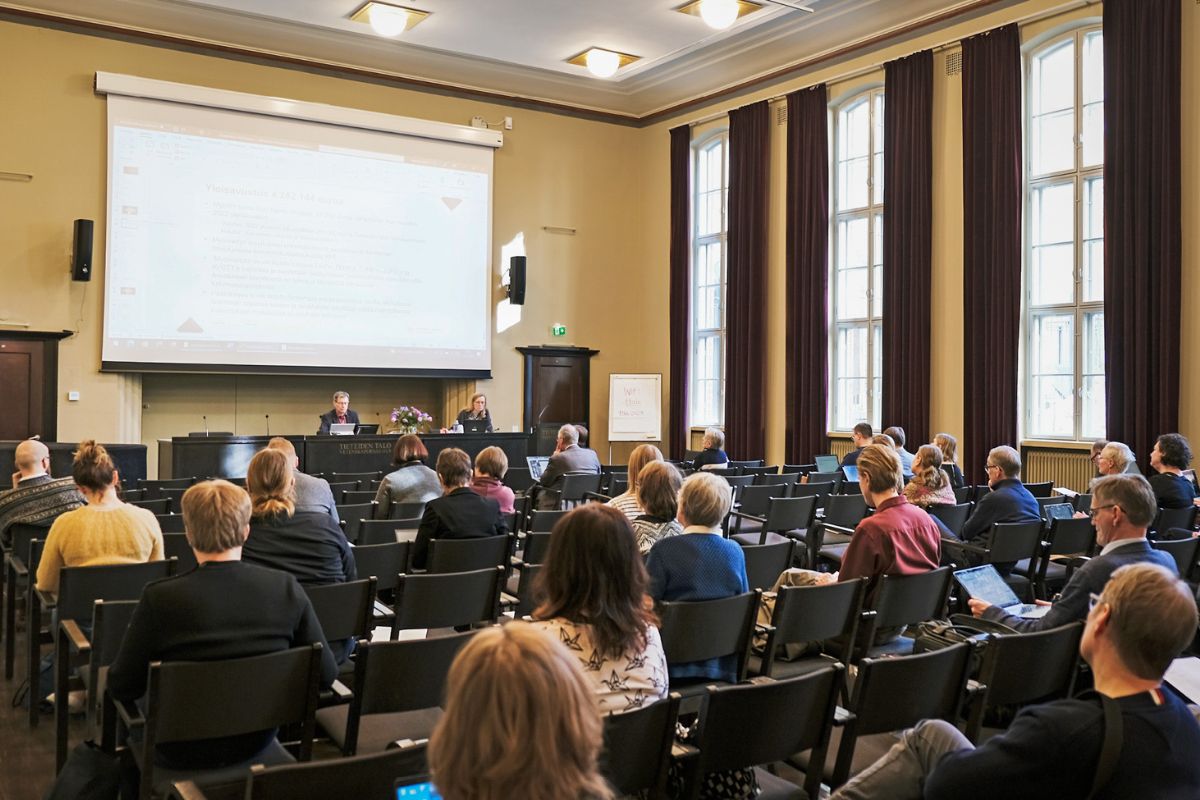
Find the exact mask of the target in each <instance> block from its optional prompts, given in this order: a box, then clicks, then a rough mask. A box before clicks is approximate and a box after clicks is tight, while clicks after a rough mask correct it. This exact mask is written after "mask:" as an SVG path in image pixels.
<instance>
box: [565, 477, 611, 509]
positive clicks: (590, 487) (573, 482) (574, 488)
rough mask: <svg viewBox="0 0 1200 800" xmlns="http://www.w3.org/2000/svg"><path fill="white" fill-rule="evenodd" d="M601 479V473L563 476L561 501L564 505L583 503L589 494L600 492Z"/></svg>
mask: <svg viewBox="0 0 1200 800" xmlns="http://www.w3.org/2000/svg"><path fill="white" fill-rule="evenodd" d="M600 477H601V475H600V473H599V472H568V473H567V474H566V475H564V476H563V483H562V490H561V492H560V494H559V499H560V500H561V501H562V502H564V503H574V502H579V501H582V500H583V496H584V495H585V494H587V493H588V492H599V491H600Z"/></svg>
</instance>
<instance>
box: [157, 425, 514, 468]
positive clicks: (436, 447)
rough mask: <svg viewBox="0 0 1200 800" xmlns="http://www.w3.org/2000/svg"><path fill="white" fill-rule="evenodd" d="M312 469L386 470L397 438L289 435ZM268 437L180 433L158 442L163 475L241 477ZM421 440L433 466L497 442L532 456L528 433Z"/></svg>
mask: <svg viewBox="0 0 1200 800" xmlns="http://www.w3.org/2000/svg"><path fill="white" fill-rule="evenodd" d="M285 438H287V439H288V440H289V441H291V443H292V444H293V445H295V447H296V454H297V455H298V456H299V457H300V469H302V470H303V471H305V472H308V473H325V474H328V473H331V472H377V471H387V470H388V469H390V467H391V463H392V448H393V447H394V446H395V444H396V436H394V435H392V436H287V437H285ZM267 441H268V439H267V437H266V436H224V437H217V436H212V437H202V436H176V437H175V438H173V439H159V440H158V477H160V478H187V477H197V478H206V477H213V476H221V477H226V478H240V477H243V476H245V474H246V467H247V466H248V465H249V464H250V459H251V458H252V457H253V456H254V454H255V453H256V452H258V451H259V450H261V449H262V448H264V447H266V445H267ZM421 441H422V442H424V443H425V447H426V449H428V450H429V466H430V467H432V466H433V465H434V464H436V463H437V455H438V453H440V452H441V451H442V450H445V449H446V448H448V447H458V448H461V449H462V450H465V451H466V452H467V454H468V455H470V456H471V457H472V458H474V457H475V456H477V455H478V454H479V451H480V450H483V449H484V448H485V447H489V446H491V445H495V446H497V447H499V448H500V449H501V450H503V451H504V454H505V455H506V456H508V463H509V464H510V465H512V466H524V465H525V457H526V456H527V455H528V454H529V434H527V433H430V434H422V435H421Z"/></svg>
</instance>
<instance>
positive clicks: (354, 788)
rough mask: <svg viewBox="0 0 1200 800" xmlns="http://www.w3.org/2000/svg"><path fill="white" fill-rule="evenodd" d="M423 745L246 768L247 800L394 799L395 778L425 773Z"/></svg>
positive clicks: (427, 769) (426, 764)
mask: <svg viewBox="0 0 1200 800" xmlns="http://www.w3.org/2000/svg"><path fill="white" fill-rule="evenodd" d="M425 748H426V746H425V744H424V743H422V744H419V745H418V744H414V745H413V746H411V747H405V748H394V749H391V750H384V751H383V752H382V753H371V754H370V755H365V756H353V757H349V758H330V759H323V760H321V761H312V762H309V763H307V764H281V765H279V766H274V767H264V766H263V765H262V764H255V765H254V766H252V767H250V778H249V783H247V785H246V797H247V799H248V800H276V798H280V797H362V798H370V797H379V798H383V797H394V796H395V790H394V789H393V788H392V787H393V786H394V785H395V783H396V779H397V778H407V777H410V776H414V775H423V774H426V773H427V772H428V771H429V765H428V763H427V762H426V755H425Z"/></svg>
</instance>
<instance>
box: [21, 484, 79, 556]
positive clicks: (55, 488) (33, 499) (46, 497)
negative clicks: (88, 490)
mask: <svg viewBox="0 0 1200 800" xmlns="http://www.w3.org/2000/svg"><path fill="white" fill-rule="evenodd" d="M81 505H83V495H81V494H80V493H79V490H78V489H76V488H75V480H74V479H73V478H51V477H50V476H49V475H38V476H37V477H34V478H26V479H25V480H23V481H21V482H20V483H18V484H17V488H15V489H12V490H10V491H7V492H0V539H2V540H3V542H4V546H5V547H7V546H8V545H9V544H11V537H10V534H9V531H8V529H9V527H10V526H12V525H14V524H16V523H18V522H23V523H27V524H32V525H37V524H47V525H48V524H49V523H50V521H51V520H53V519H54V518H55V517H57V516H58V515H59V514H62V513H64V512H66V511H70V510H71V509H73V508H79V507H80V506H81Z"/></svg>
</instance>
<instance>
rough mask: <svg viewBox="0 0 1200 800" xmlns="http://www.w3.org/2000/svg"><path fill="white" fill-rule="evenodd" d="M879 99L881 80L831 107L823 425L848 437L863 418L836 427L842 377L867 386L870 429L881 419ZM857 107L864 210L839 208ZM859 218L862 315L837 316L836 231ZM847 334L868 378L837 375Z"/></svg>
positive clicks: (881, 129) (881, 131) (882, 210)
mask: <svg viewBox="0 0 1200 800" xmlns="http://www.w3.org/2000/svg"><path fill="white" fill-rule="evenodd" d="M877 100H880V101H882V102H883V103H886V95H885V92H884V84H883V82H881V81H880V82H875V83H871V84H867V85H865V86H858V87H856V88H855V89H854V90H852V91H851V92H849V93H847V94H845V95H843V96H841V97H839V98H837V99H835V100H834V101H833V102H832V103H830V104H829V113H830V117H831V124H830V129H831V132H832V136H831V137H830V152H829V157H830V164H831V169H830V183H831V186H830V191H829V198H830V209H829V290H828V292H827V298H826V310H827V315H828V320H829V352H828V358H829V367H828V377H829V397H828V407H827V409H826V422H827V430H828V431H829V432H830V433H831V434H840V433H847V432H849V431H852V430H853V428H854V425H856V424H857V423H859V422H862V421H864V420H863V419H854V420H847V421H846V423H847V424H845V425H842V426H839V425H838V419H837V409H838V406H839V405H840V404H841V397H842V392H841V388H840V380H842V379H843V378H845V379H846V380H863V381H865V382H866V409H867V415H866V417H865V421H867V422H870V423H871V425H872V427H874V428H879V427H880V424H881V421H882V420H881V413H880V412H881V410H882V391H883V386H882V383H883V376H882V374H881V373H882V352H881V349H882V333H883V271H884V269H885V268H886V265H885V264H884V263H883V256H882V252H880V253H876V250H877V249H878V250H880V251H881V250H882V247H883V225H884V213H885V208H884V204H883V192H882V183H881V181H882V179H883V175H882V172H883V136H884V135H885V131H884V123H883V120H881V119H877V117H878V116H879V115H882V114H883V113H884V111H883V108H884V106H882V105H880V106H878V108H877ZM861 103H865V104H866V106H867V114H868V116H867V128H868V140H867V193H866V201H867V204H866V205H865V206H856V207H853V208H848V209H845V210H839V202H840V187H841V180H840V177H841V176H840V165H841V163H842V161H845V160H849V159H841V158H840V156H841V155H842V154H841V152H840V142H841V132H842V115H843V114H844V113H845V112H846V111H848V110H849V109H851V108H853V107H854V106H856V105H859V104H861ZM877 156H878V160H879V169H878V173H879V174H877V171H876V157H877ZM877 185H879V186H880V191H879V197H878V199H876V191H875V189H876V186H877ZM860 219H861V220H865V221H866V234H865V235H866V240H867V248H866V253H867V254H866V270H867V276H866V316H865V317H846V318H839V316H838V306H839V299H840V289H839V283H840V281H839V271H840V270H839V265H838V256H839V241H840V239H839V230H840V228H841V225H842V224H843V223H845V222H850V221H852V220H860ZM877 285H878V286H879V287H880V288H879V292H878V293H877V292H876V289H875V287H876V286H877ZM877 295H878V296H877ZM850 330H862V331H864V332H865V335H864V346H865V350H866V354H865V362H866V370H865V372H866V374H865V375H863V376H861V377H859V376H852V377H846V376H843V375H842V374H841V373H840V371H839V363H838V356H839V353H840V350H839V340H840V337H841V335H842V334H843V333H844V332H846V331H850Z"/></svg>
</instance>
